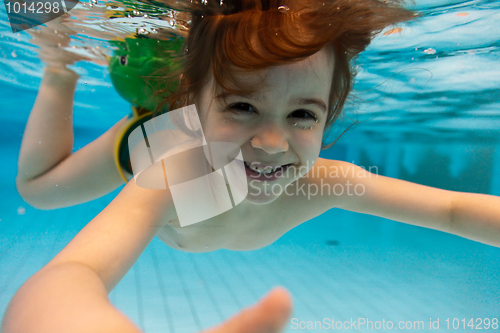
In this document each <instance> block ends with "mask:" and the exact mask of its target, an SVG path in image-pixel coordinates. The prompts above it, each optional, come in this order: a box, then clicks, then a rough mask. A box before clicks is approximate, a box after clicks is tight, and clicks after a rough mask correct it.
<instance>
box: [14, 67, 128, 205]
mask: <svg viewBox="0 0 500 333" xmlns="http://www.w3.org/2000/svg"><path fill="white" fill-rule="evenodd" d="M77 79H78V75H77V74H76V73H75V72H73V71H72V70H70V69H68V68H66V67H47V68H45V71H44V75H43V80H42V83H41V86H40V89H39V91H38V96H37V98H36V101H35V105H34V106H33V109H32V111H31V114H30V117H29V119H28V123H27V125H26V130H25V132H24V136H23V141H22V145H21V152H20V154H19V165H18V176H17V179H16V184H17V188H18V191H19V193H20V194H21V196H22V197H23V198H24V199H25V200H26V201H27V202H28V203H30V204H31V205H33V206H35V207H38V208H43V209H51V208H59V207H65V206H71V205H76V204H79V203H82V202H86V201H90V200H92V199H95V198H98V197H100V196H103V195H105V194H107V193H109V192H111V191H113V190H114V189H116V188H117V187H118V186H120V185H122V184H123V180H122V179H121V177H120V175H119V173H118V170H117V167H116V164H115V162H114V159H113V148H114V147H113V144H114V140H115V137H116V133H117V132H118V130H119V129H120V126H121V124H122V122H123V121H120V122H119V123H118V124H116V125H115V126H113V127H112V128H111V129H110V130H108V131H107V132H106V133H104V134H103V135H102V136H100V137H99V138H98V139H96V140H94V141H93V142H91V143H90V144H88V145H87V146H85V147H84V148H82V149H80V150H79V151H77V152H76V153H72V150H73V121H72V119H73V96H74V93H75V86H76V82H77Z"/></svg>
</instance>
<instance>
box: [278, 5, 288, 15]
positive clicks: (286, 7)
mask: <svg viewBox="0 0 500 333" xmlns="http://www.w3.org/2000/svg"><path fill="white" fill-rule="evenodd" d="M289 9H290V8H288V6H279V7H278V12H280V13H282V14H284V13H286V12H288V10H289Z"/></svg>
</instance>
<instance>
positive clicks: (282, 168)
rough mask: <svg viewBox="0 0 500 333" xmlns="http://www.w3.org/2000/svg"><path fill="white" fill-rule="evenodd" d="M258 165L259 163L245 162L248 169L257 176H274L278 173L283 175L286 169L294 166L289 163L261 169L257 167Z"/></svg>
mask: <svg viewBox="0 0 500 333" xmlns="http://www.w3.org/2000/svg"><path fill="white" fill-rule="evenodd" d="M256 164H257V163H255V162H253V163H249V162H246V161H245V167H246V168H248V169H249V170H250V171H252V172H254V173H255V174H256V175H266V176H269V175H273V174H275V173H277V172H282V173H283V172H284V171H285V170H286V169H288V167H289V166H291V165H292V164H291V163H289V164H283V165H275V166H269V165H268V166H265V167H261V166H257V165H256Z"/></svg>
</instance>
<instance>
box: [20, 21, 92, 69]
mask: <svg viewBox="0 0 500 333" xmlns="http://www.w3.org/2000/svg"><path fill="white" fill-rule="evenodd" d="M67 16H69V14H64V15H62V16H60V17H58V18H56V19H54V20H52V21H50V22H47V23H46V24H45V25H42V26H39V27H37V28H36V29H30V30H28V32H29V34H30V35H31V36H32V37H33V39H32V40H31V43H32V44H34V45H37V46H39V47H40V50H39V55H40V59H41V60H42V61H43V62H44V63H46V64H47V66H48V67H58V68H65V67H66V66H67V65H72V64H74V63H75V62H78V61H80V60H89V58H88V57H86V56H84V55H82V54H78V53H76V52H73V51H71V50H68V49H67V48H69V44H70V42H71V36H72V35H75V34H76V32H75V31H73V30H72V29H70V28H68V27H67V26H66V25H65V24H64V18H66V17H67Z"/></svg>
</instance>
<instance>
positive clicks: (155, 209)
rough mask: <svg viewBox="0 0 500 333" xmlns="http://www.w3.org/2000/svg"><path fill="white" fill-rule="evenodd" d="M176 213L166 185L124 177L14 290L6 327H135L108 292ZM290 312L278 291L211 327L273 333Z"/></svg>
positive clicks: (54, 330)
mask: <svg viewBox="0 0 500 333" xmlns="http://www.w3.org/2000/svg"><path fill="white" fill-rule="evenodd" d="M174 216H175V209H174V207H173V203H172V198H171V195H170V192H169V191H168V190H146V189H142V188H139V187H138V186H136V184H135V182H133V181H132V182H130V183H129V184H127V186H125V188H124V189H123V191H122V192H120V194H119V195H118V196H117V197H116V199H115V200H113V202H112V203H111V204H110V205H109V206H108V207H106V209H104V210H103V211H102V212H101V213H100V214H99V215H98V216H97V217H96V218H94V219H93V220H92V221H91V222H90V223H89V224H88V225H87V226H85V228H83V229H82V230H81V231H80V232H79V233H78V234H77V235H76V236H75V238H74V239H73V240H72V241H71V242H70V243H69V244H68V245H67V246H66V247H65V248H64V249H63V250H62V251H61V252H60V253H59V254H58V255H57V256H56V257H55V258H54V259H53V260H51V261H50V262H49V263H48V264H47V265H46V266H45V267H44V268H42V269H41V270H40V271H39V272H38V273H36V274H35V275H34V276H33V277H31V278H30V279H29V280H28V281H27V282H26V283H25V284H24V285H23V286H22V287H21V288H20V289H19V290H18V291H17V293H16V294H15V296H14V298H13V299H12V301H11V303H10V304H9V307H8V308H7V311H6V314H5V318H4V320H3V324H2V325H3V326H2V332H4V333H18V332H23V333H31V332H36V333H39V332H50V333H58V332H61V333H77V332H93V333H94V332H95V333H100V332H103V333H104V332H106V333H108V332H109V333H111V332H113V333H114V332H123V333H128V332H130V333H136V332H140V330H139V328H137V326H135V325H134V324H133V323H132V321H130V320H129V319H128V318H127V317H126V316H124V315H123V314H122V313H121V312H119V311H118V310H117V309H116V308H115V307H113V305H111V303H110V302H109V299H108V297H107V294H108V293H109V292H110V291H111V290H112V289H113V287H114V286H115V285H116V284H117V283H118V282H119V281H120V279H121V278H122V277H123V276H124V275H125V273H126V272H127V271H128V270H129V269H130V267H131V266H132V265H133V264H134V262H135V261H136V260H137V258H138V257H139V255H140V254H141V253H142V252H143V251H144V249H145V248H146V246H147V245H148V243H149V242H150V241H151V239H152V238H153V237H154V236H155V234H156V232H157V231H158V230H159V229H160V228H161V227H162V226H164V225H165V223H166V222H167V221H168V220H170V219H171V218H173V217H174ZM290 312H291V302H290V298H289V296H288V294H287V293H286V292H284V291H283V290H276V291H275V292H273V293H272V294H271V295H269V296H268V297H267V298H266V299H264V300H263V301H262V302H260V303H259V304H258V305H257V306H256V307H253V308H250V309H247V310H245V311H243V312H241V313H240V314H239V315H238V316H236V317H234V318H233V319H231V320H229V321H227V322H226V323H225V324H224V325H222V326H220V327H218V328H216V329H214V330H212V331H211V332H212V333H225V332H231V333H232V332H248V333H254V332H255V333H257V332H264V331H265V332H278V331H279V330H280V329H281V328H282V327H283V326H284V325H285V323H286V321H287V319H288V316H289V315H290Z"/></svg>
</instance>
